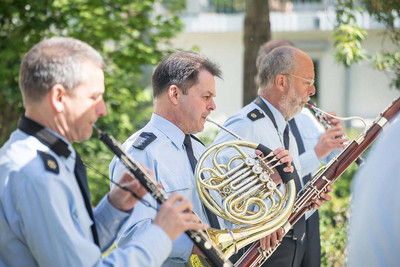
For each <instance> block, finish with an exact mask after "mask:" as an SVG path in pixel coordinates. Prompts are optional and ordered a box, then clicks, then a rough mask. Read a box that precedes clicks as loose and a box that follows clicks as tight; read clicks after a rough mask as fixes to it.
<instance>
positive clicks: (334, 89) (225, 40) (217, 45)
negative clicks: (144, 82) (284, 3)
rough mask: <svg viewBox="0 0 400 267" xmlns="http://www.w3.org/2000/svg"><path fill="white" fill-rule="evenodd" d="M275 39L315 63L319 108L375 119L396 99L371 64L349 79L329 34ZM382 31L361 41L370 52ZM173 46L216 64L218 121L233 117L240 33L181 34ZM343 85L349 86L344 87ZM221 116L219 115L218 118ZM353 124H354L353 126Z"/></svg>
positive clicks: (238, 95)
mask: <svg viewBox="0 0 400 267" xmlns="http://www.w3.org/2000/svg"><path fill="white" fill-rule="evenodd" d="M272 35H273V39H286V40H290V41H292V42H294V43H295V45H296V46H298V47H299V48H301V49H303V50H304V51H305V52H306V53H308V54H309V55H310V56H311V57H312V58H313V59H318V60H319V69H318V71H319V88H317V90H318V94H319V95H318V97H319V99H318V101H319V105H320V107H321V108H323V109H325V110H327V111H336V112H337V113H338V115H341V116H346V115H347V116H349V115H358V116H362V117H367V118H369V119H374V118H375V117H377V116H378V114H379V113H380V112H381V111H382V110H383V109H384V108H385V107H386V106H387V105H388V104H389V103H390V102H391V101H392V100H393V99H395V98H397V97H398V96H399V91H398V90H394V89H389V82H390V79H389V77H388V76H387V75H386V74H384V73H382V72H380V71H377V70H374V69H372V67H371V63H369V62H363V63H362V64H360V65H353V66H352V67H351V68H350V69H349V70H348V72H349V73H348V74H349V75H350V76H349V81H348V83H346V70H345V68H344V67H343V66H341V65H339V64H338V63H336V62H335V59H334V57H333V37H332V35H333V33H332V31H303V32H295V31H290V32H273V34H272ZM381 36H382V31H370V32H369V35H368V37H367V39H366V41H365V42H364V46H365V48H366V49H368V50H369V51H378V50H379V49H380V48H381V47H382V42H381ZM173 44H174V45H175V47H177V48H184V49H190V48H191V47H193V46H198V47H199V48H200V52H201V53H203V54H205V55H206V56H208V57H209V58H211V59H213V60H214V61H216V62H217V63H219V64H220V66H221V69H222V71H223V78H224V80H223V81H221V80H217V98H216V104H217V110H216V112H214V116H216V117H226V116H229V115H232V114H233V113H234V112H235V111H237V110H238V109H240V108H241V103H242V83H243V77H242V76H243V51H244V48H243V39H242V32H241V31H237V32H226V33H204V32H203V33H188V32H183V33H181V34H179V35H178V36H177V37H176V38H175V40H174V41H173ZM346 84H347V87H346ZM221 113H222V114H223V115H221ZM356 125H357V124H356Z"/></svg>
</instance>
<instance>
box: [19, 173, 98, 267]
mask: <svg viewBox="0 0 400 267" xmlns="http://www.w3.org/2000/svg"><path fill="white" fill-rule="evenodd" d="M20 174H21V173H20ZM22 176H23V177H22ZM22 176H20V177H15V178H17V179H23V183H21V186H20V187H19V188H18V199H17V211H18V213H20V216H21V224H20V227H21V228H22V232H23V234H24V236H25V238H26V242H27V246H28V247H29V249H30V251H31V252H32V255H33V257H34V258H35V260H36V261H37V263H38V265H40V266H93V265H95V264H96V262H98V261H99V260H100V259H101V252H100V249H99V248H98V247H97V246H96V244H95V243H94V242H93V241H92V240H89V239H88V238H87V237H85V235H84V233H85V229H89V228H90V225H91V223H92V222H91V221H90V218H89V216H83V213H80V212H79V211H78V209H77V206H76V205H75V204H76V203H75V202H74V195H73V192H72V191H71V188H70V187H69V186H68V183H65V182H64V181H63V179H69V178H71V177H67V176H65V177H60V176H55V175H51V174H50V175H49V174H47V173H43V174H42V176H43V177H40V178H39V179H35V178H38V177H33V175H29V176H28V175H26V174H23V175H22ZM85 212H86V210H85ZM85 215H86V214H85Z"/></svg>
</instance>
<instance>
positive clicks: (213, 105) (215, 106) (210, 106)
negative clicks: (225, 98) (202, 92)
mask: <svg viewBox="0 0 400 267" xmlns="http://www.w3.org/2000/svg"><path fill="white" fill-rule="evenodd" d="M216 108H217V105H215V102H214V99H213V98H211V103H210V105H209V109H210V110H215V109H216Z"/></svg>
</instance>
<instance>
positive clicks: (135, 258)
mask: <svg viewBox="0 0 400 267" xmlns="http://www.w3.org/2000/svg"><path fill="white" fill-rule="evenodd" d="M171 246H172V245H171V240H170V239H169V237H168V235H167V234H166V233H165V232H164V231H163V230H162V229H161V228H160V227H158V226H157V225H154V224H150V225H149V227H148V228H147V229H146V231H145V232H142V233H140V234H137V235H136V236H135V238H134V239H131V240H130V241H128V242H127V244H125V245H124V246H123V247H122V248H120V249H115V250H114V251H113V252H112V253H111V254H110V255H109V256H108V257H107V258H105V259H104V260H103V261H102V262H98V263H97V266H103V265H104V266H150V267H153V266H154V267H156V266H161V265H162V264H163V262H164V261H165V260H166V259H167V257H168V255H169V254H170V251H171Z"/></svg>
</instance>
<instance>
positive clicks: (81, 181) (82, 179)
mask: <svg viewBox="0 0 400 267" xmlns="http://www.w3.org/2000/svg"><path fill="white" fill-rule="evenodd" d="M74 173H75V177H76V181H77V182H78V185H79V189H80V190H81V193H82V196H83V200H84V201H85V206H86V209H87V211H88V213H89V217H90V219H91V220H92V221H93V224H92V226H91V227H90V228H91V229H92V234H93V240H94V242H95V243H96V245H98V246H99V247H100V242H99V236H98V234H97V230H96V225H95V221H94V216H93V211H92V204H91V201H90V192H89V185H88V181H87V176H86V168H85V166H84V165H83V162H82V160H81V158H80V157H79V155H78V152H76V162H75V169H74Z"/></svg>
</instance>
